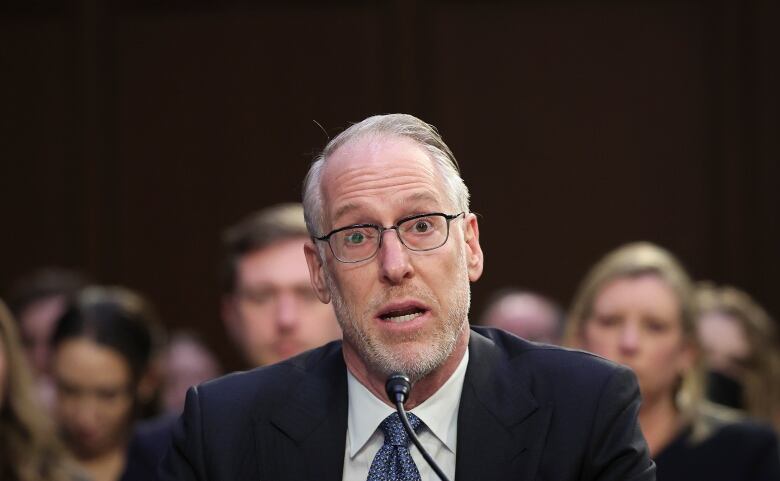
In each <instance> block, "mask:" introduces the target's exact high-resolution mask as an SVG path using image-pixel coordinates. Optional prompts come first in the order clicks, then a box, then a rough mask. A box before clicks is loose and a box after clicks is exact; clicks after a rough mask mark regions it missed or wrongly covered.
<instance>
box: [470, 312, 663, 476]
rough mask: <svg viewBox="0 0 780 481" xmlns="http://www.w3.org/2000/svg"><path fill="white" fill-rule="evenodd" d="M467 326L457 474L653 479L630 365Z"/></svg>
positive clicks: (493, 330) (496, 331) (492, 330)
mask: <svg viewBox="0 0 780 481" xmlns="http://www.w3.org/2000/svg"><path fill="white" fill-rule="evenodd" d="M473 329H474V332H472V336H471V341H470V343H469V355H470V361H469V366H468V368H467V373H466V382H465V384H464V388H463V395H462V398H461V407H460V411H459V417H458V450H457V459H458V461H457V473H458V476H459V477H460V479H478V476H479V475H480V473H481V475H482V476H483V479H536V478H542V479H556V480H639V479H641V480H652V479H655V474H654V473H655V467H654V465H653V463H652V461H651V460H650V458H649V454H648V450H647V445H646V443H645V440H644V437H643V436H642V434H641V431H640V429H639V424H638V411H639V400H640V398H639V388H638V385H637V382H636V378H635V376H634V374H633V373H632V372H631V371H630V370H628V369H627V368H625V367H622V366H619V365H617V364H615V363H612V362H610V361H607V360H605V359H603V358H600V357H598V356H595V355H593V354H590V353H586V352H582V351H576V350H570V349H564V348H561V347H554V346H548V345H544V344H536V343H532V342H529V341H525V340H523V339H520V338H518V337H515V336H513V335H511V334H508V333H506V332H503V331H500V330H496V329H489V328H478V327H475V328H473ZM499 467H503V468H499ZM462 475H465V478H463V477H461V476H462Z"/></svg>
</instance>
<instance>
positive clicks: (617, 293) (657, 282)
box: [593, 274, 679, 317]
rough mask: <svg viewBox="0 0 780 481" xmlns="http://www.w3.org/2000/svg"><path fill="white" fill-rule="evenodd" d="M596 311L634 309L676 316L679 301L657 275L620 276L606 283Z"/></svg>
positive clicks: (597, 299) (597, 301)
mask: <svg viewBox="0 0 780 481" xmlns="http://www.w3.org/2000/svg"><path fill="white" fill-rule="evenodd" d="M593 307H594V310H595V311H612V310H634V311H642V312H645V313H655V314H658V315H664V316H669V317H674V316H675V315H676V314H677V312H678V311H679V302H678V300H677V296H676V295H675V293H674V291H673V290H672V288H671V287H670V286H669V285H668V284H667V283H666V282H665V281H664V280H663V279H661V278H660V277H658V276H657V275H654V274H648V275H642V276H639V277H620V278H617V279H615V280H613V281H611V282H609V283H607V284H606V285H605V286H604V287H603V288H602V289H601V290H600V292H599V294H598V295H597V296H596V299H595V302H594V306H593Z"/></svg>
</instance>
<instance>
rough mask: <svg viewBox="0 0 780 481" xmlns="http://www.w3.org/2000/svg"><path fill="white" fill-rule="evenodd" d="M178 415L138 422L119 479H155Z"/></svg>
mask: <svg viewBox="0 0 780 481" xmlns="http://www.w3.org/2000/svg"><path fill="white" fill-rule="evenodd" d="M177 418H178V416H172V415H165V416H161V417H158V418H155V419H152V420H150V421H144V422H141V423H139V424H138V425H137V426H136V428H135V433H134V434H133V438H132V440H131V441H130V446H129V447H128V450H127V465H126V467H125V472H124V474H123V475H122V478H121V479H120V480H119V481H153V480H155V479H157V468H158V467H159V466H160V460H162V458H163V455H165V452H166V451H167V450H168V447H169V446H170V444H171V437H172V435H173V426H174V424H175V423H176V419H177Z"/></svg>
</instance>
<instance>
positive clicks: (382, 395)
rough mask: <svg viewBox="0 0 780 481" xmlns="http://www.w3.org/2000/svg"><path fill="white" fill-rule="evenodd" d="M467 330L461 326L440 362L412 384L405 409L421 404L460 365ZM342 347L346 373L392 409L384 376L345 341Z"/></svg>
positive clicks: (464, 350)
mask: <svg viewBox="0 0 780 481" xmlns="http://www.w3.org/2000/svg"><path fill="white" fill-rule="evenodd" d="M469 333H470V330H469V327H468V326H465V328H464V329H463V331H462V332H461V334H460V337H459V338H458V342H457V344H456V345H455V349H453V350H452V353H450V355H449V357H447V359H446V360H445V361H444V363H442V364H441V365H440V366H439V367H437V368H436V369H434V370H433V371H431V372H430V373H428V375H426V376H425V377H424V378H422V379H420V380H419V381H417V382H415V383H414V386H413V387H412V392H411V394H410V395H409V399H407V400H406V403H405V404H404V407H405V408H406V409H414V408H415V407H416V406H418V405H420V404H422V403H423V402H424V401H425V400H426V399H428V398H429V397H431V396H432V395H433V394H434V393H435V392H436V391H438V390H439V388H441V387H442V386H443V385H444V383H445V382H447V380H448V379H449V378H450V376H452V373H453V372H455V369H457V368H458V364H460V361H461V360H462V359H463V356H464V355H465V354H466V349H467V348H468V343H469ZM343 346H344V347H343V351H344V362H345V363H346V365H347V369H349V372H351V373H352V375H353V376H355V379H357V380H358V381H360V383H361V384H362V385H364V386H365V387H366V389H368V390H369V391H371V393H372V394H373V395H374V396H376V397H377V398H379V399H381V400H382V401H383V402H384V403H385V404H387V405H388V406H391V407H392V408H393V409H395V405H393V404H392V403H391V402H390V400H389V399H388V398H387V393H386V392H385V383H386V382H387V375H385V374H383V373H379V372H376V371H374V370H371V369H370V368H369V367H368V366H367V365H366V363H365V362H364V361H363V359H362V358H361V357H360V355H359V354H358V353H357V352H356V351H355V349H353V348H351V346H349V345H348V344H347V343H346V342H345V343H344V344H343Z"/></svg>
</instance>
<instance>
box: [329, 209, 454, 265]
mask: <svg viewBox="0 0 780 481" xmlns="http://www.w3.org/2000/svg"><path fill="white" fill-rule="evenodd" d="M463 215H465V212H461V213H459V214H442V213H441V212H433V213H430V214H418V215H412V216H409V217H405V218H403V219H401V220H399V221H398V222H397V223H396V224H395V225H393V226H390V227H383V226H381V225H376V224H355V225H349V226H346V227H340V228H338V229H335V230H333V231H331V232H330V233H329V234H327V235H324V236H322V237H317V236H314V239H315V240H318V241H325V242H327V243H328V245H329V246H330V251H331V252H332V253H333V256H334V257H335V258H336V259H337V260H339V261H340V262H345V263H354V262H362V261H365V260H368V259H371V258H372V257H374V256H375V255H376V253H377V252H379V248H380V247H382V237H383V234H384V233H385V231H388V230H394V231H395V233H396V234H397V235H398V240H400V241H401V244H403V245H404V246H405V247H406V248H407V249H409V250H411V251H417V252H421V251H430V250H433V249H438V248H439V247H441V246H443V245H444V244H446V243H447V239H449V237H450V221H451V220H453V219H457V218H458V217H460V216H463Z"/></svg>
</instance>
